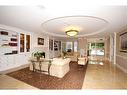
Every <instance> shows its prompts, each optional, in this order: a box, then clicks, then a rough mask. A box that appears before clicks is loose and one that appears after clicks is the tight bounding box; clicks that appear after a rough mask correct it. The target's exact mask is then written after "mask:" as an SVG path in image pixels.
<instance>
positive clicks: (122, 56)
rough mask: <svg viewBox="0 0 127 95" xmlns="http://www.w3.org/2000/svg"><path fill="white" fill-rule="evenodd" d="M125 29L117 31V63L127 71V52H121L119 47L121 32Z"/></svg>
mask: <svg viewBox="0 0 127 95" xmlns="http://www.w3.org/2000/svg"><path fill="white" fill-rule="evenodd" d="M126 31H127V29H126ZM123 32H124V31H122V32H118V33H117V37H116V38H117V39H116V64H117V65H118V66H119V67H120V68H122V69H123V70H124V71H127V53H125V52H120V48H119V44H120V43H119V41H120V38H119V35H120V34H121V33H123Z"/></svg>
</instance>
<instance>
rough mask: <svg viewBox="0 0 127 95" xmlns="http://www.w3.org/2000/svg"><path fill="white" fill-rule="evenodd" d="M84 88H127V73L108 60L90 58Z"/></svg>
mask: <svg viewBox="0 0 127 95" xmlns="http://www.w3.org/2000/svg"><path fill="white" fill-rule="evenodd" d="M82 89H127V74H126V73H124V72H123V71H121V70H120V69H119V68H117V67H116V65H114V64H111V63H110V62H109V61H106V60H96V61H95V60H92V61H91V60H90V61H89V63H88V67H87V70H86V76H85V79H84V83H83V87H82Z"/></svg>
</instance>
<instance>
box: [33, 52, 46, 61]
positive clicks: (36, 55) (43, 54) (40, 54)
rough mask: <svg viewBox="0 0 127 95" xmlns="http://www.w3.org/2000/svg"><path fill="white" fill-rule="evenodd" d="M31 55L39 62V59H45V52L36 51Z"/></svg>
mask: <svg viewBox="0 0 127 95" xmlns="http://www.w3.org/2000/svg"><path fill="white" fill-rule="evenodd" d="M32 55H33V56H34V57H36V58H37V60H38V61H39V60H40V58H42V57H43V58H45V52H39V51H37V52H33V53H32Z"/></svg>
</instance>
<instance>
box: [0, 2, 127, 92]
mask: <svg viewBox="0 0 127 95" xmlns="http://www.w3.org/2000/svg"><path fill="white" fill-rule="evenodd" d="M50 5H51V4H50ZM60 5H61V4H60ZM51 6H52V5H51ZM51 6H50V7H51ZM50 7H49V6H48V5H45V3H44V7H43V6H42V5H40V6H9V5H8V6H0V13H1V15H0V89H5V90H6V89H15V90H16V89H21V90H22V89H36V90H39V89H40V90H44V89H47V90H52V89H53V90H55V89H58V90H70V89H71V90H75V89H76V90H81V89H82V90H87V89H126V88H127V84H126V79H127V74H126V73H127V70H126V69H127V65H126V62H127V53H126V52H127V45H126V41H127V39H126V38H127V32H126V31H127V22H126V21H125V19H126V16H127V13H126V10H127V7H126V6H97V7H86V9H85V8H81V9H82V10H80V7H78V8H79V10H78V8H77V9H75V8H74V9H73V10H71V9H70V10H66V11H65V12H64V13H63V9H61V11H58V10H57V9H56V7H53V6H52V9H50ZM67 7H68V6H67ZM72 7H73V6H72ZM61 8H62V5H61ZM65 9H66V8H65ZM52 10H54V11H52ZM107 80H108V81H107Z"/></svg>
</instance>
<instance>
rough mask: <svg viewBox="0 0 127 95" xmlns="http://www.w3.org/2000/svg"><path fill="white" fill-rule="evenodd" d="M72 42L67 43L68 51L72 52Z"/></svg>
mask: <svg viewBox="0 0 127 95" xmlns="http://www.w3.org/2000/svg"><path fill="white" fill-rule="evenodd" d="M72 49H73V48H72V42H66V51H67V52H72Z"/></svg>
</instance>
